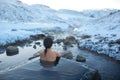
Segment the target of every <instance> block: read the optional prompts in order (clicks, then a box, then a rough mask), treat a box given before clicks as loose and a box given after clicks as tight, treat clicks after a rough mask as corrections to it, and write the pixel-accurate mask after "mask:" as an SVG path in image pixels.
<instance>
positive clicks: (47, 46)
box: [43, 37, 53, 55]
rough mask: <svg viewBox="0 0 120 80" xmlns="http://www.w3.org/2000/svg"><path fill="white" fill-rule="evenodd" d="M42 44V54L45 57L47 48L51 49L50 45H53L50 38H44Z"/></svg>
mask: <svg viewBox="0 0 120 80" xmlns="http://www.w3.org/2000/svg"><path fill="white" fill-rule="evenodd" d="M43 44H44V47H45V50H44V52H45V55H46V53H47V48H51V47H52V44H53V40H52V38H50V37H46V38H45V39H44V41H43Z"/></svg>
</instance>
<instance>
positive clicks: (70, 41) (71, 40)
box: [63, 36, 76, 45]
mask: <svg viewBox="0 0 120 80" xmlns="http://www.w3.org/2000/svg"><path fill="white" fill-rule="evenodd" d="M63 43H64V45H71V44H76V39H75V37H74V36H68V37H66V38H65V39H64V41H63Z"/></svg>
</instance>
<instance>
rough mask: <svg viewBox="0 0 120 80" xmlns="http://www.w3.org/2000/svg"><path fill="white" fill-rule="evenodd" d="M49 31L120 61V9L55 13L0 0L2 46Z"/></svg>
mask: <svg viewBox="0 0 120 80" xmlns="http://www.w3.org/2000/svg"><path fill="white" fill-rule="evenodd" d="M50 30H52V31H58V32H59V31H65V32H67V33H69V34H70V35H74V36H75V37H77V38H78V40H79V42H80V45H79V46H80V47H81V48H86V49H89V50H92V51H96V52H98V54H105V55H108V56H110V57H112V58H115V59H117V60H120V44H119V43H118V42H117V40H118V41H120V32H119V31H120V10H116V9H113V10H109V9H105V10H85V11H81V12H79V11H72V10H66V9H62V10H58V11H56V10H53V9H51V8H49V7H48V6H45V5H40V4H36V5H27V4H23V3H22V2H20V1H18V0H4V1H0V32H1V33H0V37H1V38H0V45H6V44H8V43H11V42H15V41H16V40H23V39H26V38H29V36H30V35H35V34H42V33H43V34H44V33H45V32H49V31H50ZM83 35H88V36H90V38H85V39H82V38H81V36H83Z"/></svg>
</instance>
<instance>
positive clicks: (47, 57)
mask: <svg viewBox="0 0 120 80" xmlns="http://www.w3.org/2000/svg"><path fill="white" fill-rule="evenodd" d="M60 56H61V54H60V53H58V52H55V51H52V50H51V49H48V50H47V53H46V55H45V52H44V50H42V51H41V52H40V59H41V60H44V61H55V60H56V57H60Z"/></svg>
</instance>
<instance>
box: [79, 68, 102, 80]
mask: <svg viewBox="0 0 120 80" xmlns="http://www.w3.org/2000/svg"><path fill="white" fill-rule="evenodd" d="M80 80H101V76H100V74H99V73H98V70H91V69H89V71H88V72H87V73H85V74H84V75H83V77H82V78H81V79H80Z"/></svg>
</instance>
